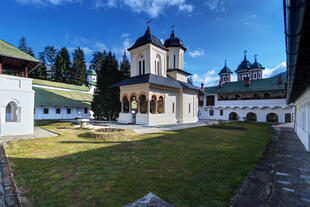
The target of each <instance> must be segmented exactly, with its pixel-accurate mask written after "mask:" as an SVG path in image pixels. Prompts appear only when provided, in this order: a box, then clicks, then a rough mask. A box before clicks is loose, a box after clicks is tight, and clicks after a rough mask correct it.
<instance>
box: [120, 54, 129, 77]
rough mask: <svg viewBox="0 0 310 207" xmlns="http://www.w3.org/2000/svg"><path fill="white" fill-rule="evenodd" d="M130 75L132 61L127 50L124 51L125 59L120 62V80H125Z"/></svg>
mask: <svg viewBox="0 0 310 207" xmlns="http://www.w3.org/2000/svg"><path fill="white" fill-rule="evenodd" d="M129 77H130V63H129V60H128V58H127V55H126V51H125V52H124V55H123V59H122V61H121V63H120V80H125V79H127V78H129Z"/></svg>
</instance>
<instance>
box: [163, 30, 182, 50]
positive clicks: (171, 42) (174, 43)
mask: <svg viewBox="0 0 310 207" xmlns="http://www.w3.org/2000/svg"><path fill="white" fill-rule="evenodd" d="M164 46H165V47H181V48H182V49H183V50H185V51H186V50H187V49H186V47H185V46H184V44H183V41H182V40H180V39H179V38H177V37H175V34H174V31H173V30H172V33H171V35H170V38H169V39H166V41H165V44H164Z"/></svg>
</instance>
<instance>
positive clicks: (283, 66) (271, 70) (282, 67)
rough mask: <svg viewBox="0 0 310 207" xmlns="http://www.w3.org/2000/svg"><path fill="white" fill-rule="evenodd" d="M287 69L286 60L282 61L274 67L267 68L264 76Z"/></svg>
mask: <svg viewBox="0 0 310 207" xmlns="http://www.w3.org/2000/svg"><path fill="white" fill-rule="evenodd" d="M285 71H286V62H282V63H280V64H279V65H277V66H276V67H274V68H265V70H264V72H263V78H269V77H272V76H275V75H278V74H279V73H282V72H285Z"/></svg>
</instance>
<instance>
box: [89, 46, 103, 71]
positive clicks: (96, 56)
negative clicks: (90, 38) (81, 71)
mask: <svg viewBox="0 0 310 207" xmlns="http://www.w3.org/2000/svg"><path fill="white" fill-rule="evenodd" d="M105 56H106V52H105V51H104V52H103V53H102V52H94V53H93V59H92V60H91V61H90V65H89V69H93V70H95V71H96V73H97V74H99V71H100V63H102V61H103V60H104V58H105Z"/></svg>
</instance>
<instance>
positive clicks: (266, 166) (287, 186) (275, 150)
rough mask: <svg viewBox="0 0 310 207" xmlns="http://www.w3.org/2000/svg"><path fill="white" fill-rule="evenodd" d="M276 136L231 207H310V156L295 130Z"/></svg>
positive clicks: (280, 129)
mask: <svg viewBox="0 0 310 207" xmlns="http://www.w3.org/2000/svg"><path fill="white" fill-rule="evenodd" d="M275 132H276V133H275V134H274V135H273V137H272V139H271V141H270V142H269V144H268V146H267V148H266V151H265V152H264V155H263V156H262V158H261V159H260V160H259V161H258V162H257V163H256V164H255V166H254V168H253V170H252V171H251V172H250V173H249V175H248V177H247V179H246V180H245V181H244V183H243V185H242V187H241V189H240V193H239V194H238V195H237V196H236V197H235V198H234V199H233V202H232V205H231V206H234V207H237V206H238V207H243V206H244V207H248V206H251V207H252V206H253V207H255V206H264V207H308V206H309V207H310V152H307V151H306V150H305V148H304V146H303V145H302V143H301V142H300V140H299V139H298V137H297V136H296V134H295V132H294V130H293V129H292V128H289V127H287V126H285V127H283V126H280V127H275Z"/></svg>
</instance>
